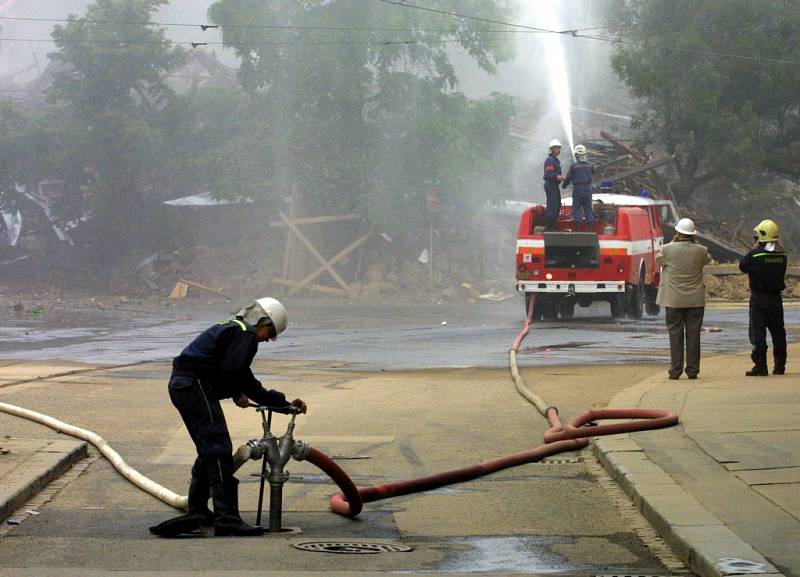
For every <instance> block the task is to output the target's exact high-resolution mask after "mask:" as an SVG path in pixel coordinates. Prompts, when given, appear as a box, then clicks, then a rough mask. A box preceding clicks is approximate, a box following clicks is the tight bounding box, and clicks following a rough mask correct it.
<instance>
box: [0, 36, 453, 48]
mask: <svg viewBox="0 0 800 577" xmlns="http://www.w3.org/2000/svg"><path fill="white" fill-rule="evenodd" d="M0 42H37V43H41V42H50V43H53V44H55V43H56V40H55V39H53V38H0ZM58 43H60V44H103V45H108V46H191V47H192V48H197V47H199V46H309V45H310V46H390V45H400V44H419V45H423V44H460V43H461V41H460V40H452V39H449V40H448V39H442V40H437V39H431V40H296V41H295V40H274V41H273V40H264V41H258V40H256V41H253V42H203V41H201V42H192V41H189V40H123V39H120V40H94V39H91V40H59V41H58Z"/></svg>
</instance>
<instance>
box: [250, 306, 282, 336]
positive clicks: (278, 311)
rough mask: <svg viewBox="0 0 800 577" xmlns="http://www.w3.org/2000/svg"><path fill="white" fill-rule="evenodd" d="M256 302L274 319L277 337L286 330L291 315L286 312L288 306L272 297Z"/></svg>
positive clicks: (270, 318)
mask: <svg viewBox="0 0 800 577" xmlns="http://www.w3.org/2000/svg"><path fill="white" fill-rule="evenodd" d="M256 304H257V305H258V306H260V307H261V308H262V309H263V310H264V312H265V313H266V315H267V316H268V317H269V320H271V321H272V325H273V326H274V327H275V336H276V337H277V336H278V335H279V334H281V333H282V332H283V331H285V330H286V326H287V325H288V324H289V316H288V315H287V314H286V307H284V306H283V304H281V301H279V300H278V299H274V298H272V297H265V298H261V299H258V300H256Z"/></svg>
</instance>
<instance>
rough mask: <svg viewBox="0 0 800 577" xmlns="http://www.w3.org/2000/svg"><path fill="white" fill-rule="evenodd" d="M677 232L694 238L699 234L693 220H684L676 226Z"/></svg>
mask: <svg viewBox="0 0 800 577" xmlns="http://www.w3.org/2000/svg"><path fill="white" fill-rule="evenodd" d="M675 231H676V232H678V233H680V234H683V235H686V236H694V235H696V234H697V227H695V225H694V221H693V220H692V219H691V218H682V219H680V220H679V221H678V223H677V224H676V225H675Z"/></svg>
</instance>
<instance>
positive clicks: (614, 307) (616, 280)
mask: <svg viewBox="0 0 800 577" xmlns="http://www.w3.org/2000/svg"><path fill="white" fill-rule="evenodd" d="M561 202H562V206H561V211H560V213H559V217H558V221H557V222H556V225H555V228H556V230H555V231H553V232H545V230H544V228H545V226H544V222H545V218H544V212H545V209H544V207H543V206H541V205H537V206H532V207H530V208H528V209H527V210H525V211H524V212H523V214H522V217H521V219H520V223H519V232H518V234H517V254H516V276H517V291H518V292H520V293H522V295H523V297H524V301H525V310H526V313H527V311H528V307H529V305H530V301H531V296H532V295H535V297H536V298H535V300H534V307H533V318H534V319H535V320H539V319H542V318H544V319H546V320H555V319H557V318H558V317H559V316H561V318H564V319H568V318H572V316H573V315H574V314H575V306H576V305H580V306H582V307H588V306H590V305H591V303H592V302H593V301H597V300H602V301H607V302H608V303H609V304H610V305H611V315H612V317H615V318H619V317H622V316H625V315H627V316H629V317H630V318H633V319H640V318H641V317H642V314H643V312H644V311H647V314H650V315H658V314H659V312H660V307H659V306H658V305H657V304H656V302H655V300H656V293H657V291H658V285H659V282H660V281H661V270H660V268H659V267H658V266H656V262H655V255H656V254H657V253H658V252H659V251H660V250H661V246H662V245H663V242H664V237H663V233H662V230H661V225H662V222H664V221H667V220H670V219H671V218H672V217H673V215H674V207H673V206H672V203H670V202H669V201H658V200H653V199H651V198H646V197H638V196H628V195H623V194H593V195H592V209H593V213H594V217H595V222H594V223H593V225H592V227H591V229H590V230H587V229H586V225H585V224H583V225H582V227H583V228H582V229H581V230H578V231H575V230H573V228H574V223H573V221H572V207H571V204H572V203H571V199H570V198H564V199H562V201H561Z"/></svg>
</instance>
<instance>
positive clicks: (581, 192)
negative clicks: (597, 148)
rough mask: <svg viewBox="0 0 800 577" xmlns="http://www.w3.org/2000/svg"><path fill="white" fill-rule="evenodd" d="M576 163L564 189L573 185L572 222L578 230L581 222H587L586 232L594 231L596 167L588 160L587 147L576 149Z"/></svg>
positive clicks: (568, 174)
mask: <svg viewBox="0 0 800 577" xmlns="http://www.w3.org/2000/svg"><path fill="white" fill-rule="evenodd" d="M575 158H576V162H574V163H572V165H571V166H570V167H569V170H568V171H567V177H566V178H565V179H564V182H563V184H562V185H561V186H562V187H563V188H567V187H568V186H569V185H570V184H572V220H574V221H575V230H578V227H579V226H580V223H581V220H585V221H586V226H587V228H586V230H589V231H590V230H592V224H594V214H593V213H592V175H593V174H594V166H593V165H592V163H591V162H589V161H588V160H587V159H586V147H585V146H583V145H582V144H579V145H578V146H576V147H575Z"/></svg>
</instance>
